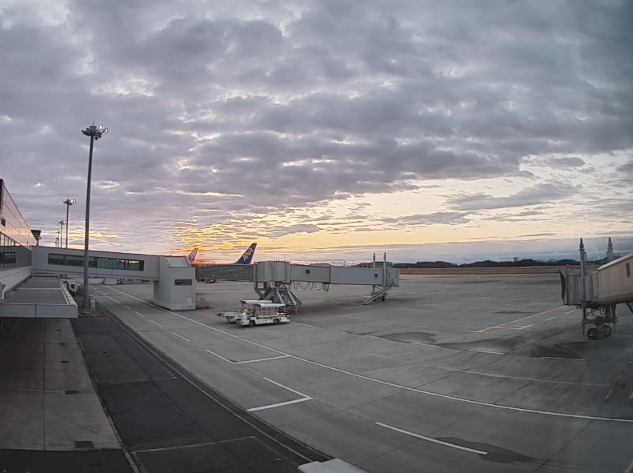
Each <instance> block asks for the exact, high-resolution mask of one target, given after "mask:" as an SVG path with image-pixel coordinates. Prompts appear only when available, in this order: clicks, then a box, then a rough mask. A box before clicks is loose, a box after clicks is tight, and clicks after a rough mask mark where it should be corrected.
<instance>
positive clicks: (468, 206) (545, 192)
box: [448, 183, 577, 211]
mask: <svg viewBox="0 0 633 473" xmlns="http://www.w3.org/2000/svg"><path fill="white" fill-rule="evenodd" d="M576 191H577V189H575V188H574V187H573V186H570V185H568V184H563V183H557V184H553V183H546V184H539V185H536V186H533V187H530V188H527V189H524V190H522V191H519V192H517V193H515V194H512V195H510V196H508V197H493V196H491V195H489V194H475V195H463V196H457V197H452V198H450V199H448V205H449V206H450V207H452V208H454V209H456V210H462V211H464V210H490V209H505V208H510V207H526V206H529V205H538V204H547V203H553V202H556V201H558V200H561V199H565V198H567V197H570V196H572V195H574V194H575V193H576Z"/></svg>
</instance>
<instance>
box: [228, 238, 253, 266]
mask: <svg viewBox="0 0 633 473" xmlns="http://www.w3.org/2000/svg"><path fill="white" fill-rule="evenodd" d="M255 248H257V243H253V244H251V246H249V247H248V248H247V249H246V251H245V252H244V254H243V255H242V256H240V259H238V260H237V261H236V262H235V263H233V264H251V261H253V255H254V254H255Z"/></svg>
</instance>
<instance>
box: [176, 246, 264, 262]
mask: <svg viewBox="0 0 633 473" xmlns="http://www.w3.org/2000/svg"><path fill="white" fill-rule="evenodd" d="M256 248H257V243H252V244H251V246H249V247H248V248H246V251H245V252H244V254H242V256H240V257H239V258H238V260H237V261H236V262H235V263H233V264H251V261H253V256H254V255H255V249H256ZM197 255H198V248H194V249H193V251H192V252H191V253H189V254H188V255H187V260H188V261H189V264H191V265H192V266H197V264H196V263H195V260H196V256H197Z"/></svg>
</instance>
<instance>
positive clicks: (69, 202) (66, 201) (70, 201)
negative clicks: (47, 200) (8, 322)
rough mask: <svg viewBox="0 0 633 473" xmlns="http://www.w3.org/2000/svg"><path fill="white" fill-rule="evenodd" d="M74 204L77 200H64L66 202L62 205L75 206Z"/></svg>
mask: <svg viewBox="0 0 633 473" xmlns="http://www.w3.org/2000/svg"><path fill="white" fill-rule="evenodd" d="M76 202H77V200H76V199H66V200H65V201H64V204H66V205H73V204H75V203H76Z"/></svg>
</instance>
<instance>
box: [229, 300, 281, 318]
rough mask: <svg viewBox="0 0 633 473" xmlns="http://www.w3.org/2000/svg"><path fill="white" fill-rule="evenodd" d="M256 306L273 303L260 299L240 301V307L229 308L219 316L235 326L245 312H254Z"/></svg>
mask: <svg viewBox="0 0 633 473" xmlns="http://www.w3.org/2000/svg"><path fill="white" fill-rule="evenodd" d="M254 304H271V302H270V301H267V300H266V301H261V300H259V299H243V300H241V301H240V307H227V308H225V309H224V310H223V311H222V312H219V313H218V315H219V316H220V317H224V318H225V319H226V321H227V322H230V323H232V324H233V323H235V322H237V320H239V318H240V317H241V316H242V313H243V312H244V311H249V310H250V311H253V310H254V308H255V306H254Z"/></svg>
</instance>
